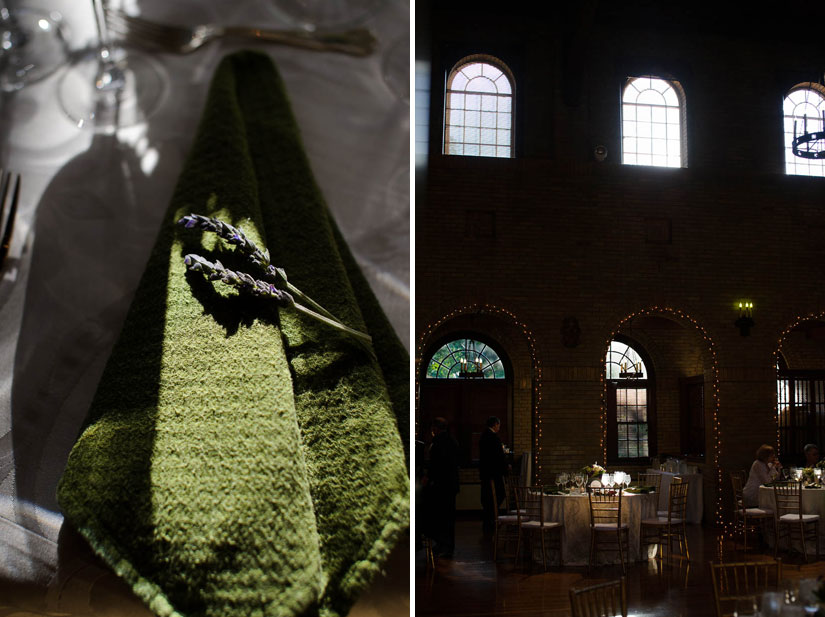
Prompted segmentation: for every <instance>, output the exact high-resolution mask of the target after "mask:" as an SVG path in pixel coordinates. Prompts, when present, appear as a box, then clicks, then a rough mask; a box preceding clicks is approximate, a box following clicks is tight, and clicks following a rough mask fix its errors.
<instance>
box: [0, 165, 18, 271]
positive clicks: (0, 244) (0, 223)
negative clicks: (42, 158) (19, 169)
mask: <svg viewBox="0 0 825 617" xmlns="http://www.w3.org/2000/svg"><path fill="white" fill-rule="evenodd" d="M0 173H2V181H1V182H0V229H2V230H3V233H2V236H0V266H2V265H3V262H4V261H5V260H6V257H7V256H8V254H9V246H10V245H11V236H12V233H13V232H14V220H15V218H16V214H17V202H18V201H19V200H20V174H13V173H12V172H10V171H6V170H3V169H0ZM12 182H14V188H13V189H12V191H11V201H9V189H10V188H11V185H12ZM7 207H8V212H7V211H6V209H7Z"/></svg>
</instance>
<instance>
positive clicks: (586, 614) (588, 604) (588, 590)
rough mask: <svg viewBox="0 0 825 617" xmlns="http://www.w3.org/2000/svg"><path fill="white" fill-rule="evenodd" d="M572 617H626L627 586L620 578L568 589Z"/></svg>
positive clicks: (623, 579)
mask: <svg viewBox="0 0 825 617" xmlns="http://www.w3.org/2000/svg"><path fill="white" fill-rule="evenodd" d="M570 611H571V614H572V617H602V616H608V617H609V616H611V615H612V616H618V615H621V616H622V617H627V584H626V582H625V578H624V577H622V578H620V579H618V580H615V581H609V582H607V583H599V584H598V585H591V586H589V587H578V588H575V589H574V588H571V589H570Z"/></svg>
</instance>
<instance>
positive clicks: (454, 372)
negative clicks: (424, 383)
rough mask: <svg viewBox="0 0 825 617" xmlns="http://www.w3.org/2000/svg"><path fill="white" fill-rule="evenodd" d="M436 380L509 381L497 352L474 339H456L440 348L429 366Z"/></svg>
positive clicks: (429, 374) (428, 373)
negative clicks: (506, 379) (475, 379)
mask: <svg viewBox="0 0 825 617" xmlns="http://www.w3.org/2000/svg"><path fill="white" fill-rule="evenodd" d="M426 376H427V377H429V378H432V379H471V378H482V379H505V378H506V375H505V372H504V364H503V363H502V361H501V357H500V356H499V354H498V352H496V350H495V349H493V348H492V347H490V346H489V345H487V344H486V343H482V342H481V341H477V340H475V339H470V338H459V339H454V340H452V341H450V342H449V343H447V344H446V345H442V346H441V347H439V348H438V349H437V350H436V351H435V353H434V354H433V355H432V356H431V357H430V360H429V362H428V363H427V372H426Z"/></svg>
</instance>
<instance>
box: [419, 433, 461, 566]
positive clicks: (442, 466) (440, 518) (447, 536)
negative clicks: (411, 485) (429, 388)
mask: <svg viewBox="0 0 825 617" xmlns="http://www.w3.org/2000/svg"><path fill="white" fill-rule="evenodd" d="M432 435H433V440H432V442H431V443H430V460H429V465H428V468H427V471H428V473H427V488H428V489H429V491H430V493H429V497H430V519H429V520H430V530H429V534H428V535H430V537H431V538H432V539H433V540H434V541H435V546H433V552H434V553H435V554H436V555H438V556H440V557H446V558H451V557H452V556H453V551H454V550H455V496H456V495H457V494H458V488H459V486H458V457H459V453H458V443H457V442H456V440H455V439H453V437H452V435H450V433H449V432H448V431H447V420H446V419H444V418H435V419H434V420H433V426H432Z"/></svg>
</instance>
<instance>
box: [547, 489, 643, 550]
mask: <svg viewBox="0 0 825 617" xmlns="http://www.w3.org/2000/svg"><path fill="white" fill-rule="evenodd" d="M543 499H544V519H545V520H546V521H555V522H557V523H562V524H563V525H564V531H563V536H564V549H563V554H564V564H565V565H583V564H587V562H588V560H589V559H590V501H589V499H588V497H587V495H586V494H584V495H544V496H543ZM646 518H656V495H655V494H654V493H650V494H647V495H627V494H623V495H622V522H623V523H627V524H628V525H629V540H628V542H629V544H630V555H629V556H625V560H626V561H643V560H645V559H648V558H649V557H652V556H654V555H655V554H656V546H655V545H650V546H647V547H646V549H645V551H644V552H642V551H641V550H640V547H639V534H640V529H641V522H642V519H646ZM596 563H619V553H618V552H616V553H613V552H607V553H601V554H599V555H597V560H596Z"/></svg>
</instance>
